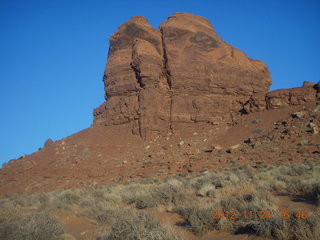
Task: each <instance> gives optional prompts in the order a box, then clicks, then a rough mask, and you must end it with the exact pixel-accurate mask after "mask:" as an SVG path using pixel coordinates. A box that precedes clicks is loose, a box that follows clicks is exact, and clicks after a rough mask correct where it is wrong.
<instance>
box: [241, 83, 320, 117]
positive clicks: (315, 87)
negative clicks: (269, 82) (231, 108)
mask: <svg viewBox="0 0 320 240" xmlns="http://www.w3.org/2000/svg"><path fill="white" fill-rule="evenodd" d="M316 99H320V89H319V83H318V84H314V83H310V82H308V83H307V84H306V83H304V85H303V86H302V87H297V88H288V89H280V90H275V91H272V92H269V93H266V94H254V95H253V96H252V97H251V98H250V99H249V100H248V101H247V102H246V103H245V104H244V108H243V110H242V112H244V113H249V112H259V111H263V110H271V109H277V108H283V107H288V106H296V105H303V104H306V103H307V102H310V101H313V100H316Z"/></svg>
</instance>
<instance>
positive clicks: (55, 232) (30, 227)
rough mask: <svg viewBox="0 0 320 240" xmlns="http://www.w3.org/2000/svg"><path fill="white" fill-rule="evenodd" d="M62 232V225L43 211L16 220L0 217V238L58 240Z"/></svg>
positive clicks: (9, 239)
mask: <svg viewBox="0 0 320 240" xmlns="http://www.w3.org/2000/svg"><path fill="white" fill-rule="evenodd" d="M63 233H64V230H63V227H62V225H61V224H60V223H59V222H57V220H56V219H54V218H53V217H50V216H49V215H48V214H44V213H35V214H31V215H29V216H27V217H26V218H23V219H20V220H16V221H12V220H11V221H10V220H9V219H4V218H2V219H0V238H1V239H3V240H5V239H8V240H21V239H23V240H34V239H37V240H47V239H50V240H51V239H52V240H55V239H57V240H58V239H60V236H61V235H62V234H63Z"/></svg>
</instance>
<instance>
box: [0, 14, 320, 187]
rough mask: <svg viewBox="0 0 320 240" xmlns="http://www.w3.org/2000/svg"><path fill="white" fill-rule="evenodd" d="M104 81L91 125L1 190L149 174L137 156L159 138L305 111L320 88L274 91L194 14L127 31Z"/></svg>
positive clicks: (133, 24)
mask: <svg viewBox="0 0 320 240" xmlns="http://www.w3.org/2000/svg"><path fill="white" fill-rule="evenodd" d="M103 81H104V90H105V99H106V101H105V102H104V103H102V105H100V106H99V107H98V108H96V109H95V110H94V114H93V115H94V122H93V124H92V126H91V127H90V128H88V129H85V130H83V131H81V132H79V133H76V134H74V135H72V136H70V137H67V138H66V139H62V140H60V141H56V142H51V141H50V142H48V144H46V146H45V147H44V148H42V149H40V150H39V151H38V152H36V153H33V154H31V155H28V156H24V157H22V158H21V159H18V160H13V161H11V164H9V165H11V166H6V167H5V168H3V169H1V172H0V176H2V179H4V180H3V181H5V182H7V184H5V186H3V185H4V184H3V185H2V187H1V189H0V190H1V191H2V192H8V191H10V189H9V188H10V187H11V186H13V185H15V186H16V185H17V184H16V183H18V185H19V186H21V187H20V189H19V190H17V191H41V189H43V186H44V185H50V179H56V177H57V176H60V177H62V178H64V179H68V181H69V182H70V185H72V184H75V181H73V180H72V179H74V178H76V179H78V180H79V179H82V180H83V181H87V180H88V178H91V179H94V181H95V182H99V177H101V178H102V176H105V177H106V178H107V179H114V178H116V177H117V176H118V175H119V174H120V173H121V174H122V178H121V179H122V180H127V179H129V178H132V177H134V176H141V174H142V175H143V174H144V173H141V174H140V173H139V171H140V170H141V169H140V170H139V169H138V168H139V158H140V157H141V156H142V155H143V154H145V151H146V149H148V148H149V147H150V141H151V142H152V141H153V140H154V139H157V138H159V137H160V136H165V137H168V136H172V137H173V138H174V137H176V139H178V140H181V137H183V136H185V137H186V136H189V135H190V134H195V133H197V132H201V131H202V130H203V131H204V130H208V129H215V128H214V127H216V126H218V127H219V126H232V125H234V124H236V122H237V121H238V120H237V119H239V118H240V117H241V116H243V115H250V114H254V113H256V112H268V111H272V110H275V109H285V108H288V107H289V108H290V107H294V106H302V105H304V104H307V103H309V102H316V101H318V100H319V97H320V93H319V83H318V84H312V83H308V82H307V83H305V84H304V86H303V87H298V88H292V89H284V90H277V91H273V92H268V89H269V86H270V85H271V79H270V73H269V70H268V68H267V67H266V65H265V64H264V63H263V62H261V61H259V60H255V59H251V58H249V57H247V55H246V54H245V53H244V52H242V51H240V50H238V49H236V48H235V47H232V46H231V45H229V44H227V43H226V42H224V41H223V40H222V39H221V38H220V37H219V36H218V35H217V33H216V32H215V30H214V28H213V27H212V25H211V23H210V22H209V21H208V20H207V19H205V18H203V17H200V16H195V15H192V14H187V13H176V14H174V15H172V16H171V17H169V18H168V19H167V20H166V21H164V22H163V23H162V24H161V25H160V27H159V29H158V30H156V29H155V28H153V27H152V26H151V25H150V24H149V23H148V21H147V19H146V18H144V17H140V16H139V17H133V18H131V19H130V20H129V21H128V22H126V23H124V24H123V25H121V26H120V27H119V28H118V30H117V31H116V32H115V33H114V34H113V35H112V36H111V37H110V48H109V55H108V61H107V65H106V69H105V73H104V77H103ZM226 129H227V128H226ZM211 131H212V130H211ZM189 133H190V134H189ZM188 134H189V135H188ZM244 137H245V136H244ZM178 140H177V141H178ZM169 142H170V141H169ZM235 143H237V142H235ZM173 144H174V143H173ZM158 145H159V144H158ZM171 146H172V145H171ZM174 146H176V144H174ZM163 148H164V149H165V150H166V149H168V147H163ZM149 150H150V151H151V150H152V151H153V153H155V152H161V151H162V150H163V149H162V148H161V149H159V148H158V149H157V148H156V147H154V148H152V146H151V147H150V149H149ZM172 151H175V150H172ZM197 151H198V150H197ZM167 157H168V158H170V157H169V154H168V155H167ZM97 159H98V160H97ZM110 159H122V160H123V159H126V160H125V161H124V162H122V163H121V160H120V164H119V163H114V162H113V163H112V162H110V161H111V160H110ZM130 161H135V162H136V165H132V166H131V167H130V169H131V172H130V171H129V170H128V169H127V168H126V167H125V166H124V164H125V163H127V162H130ZM173 161H174V162H178V159H173ZM168 163H169V164H171V163H172V162H171V163H170V161H168ZM133 166H135V167H133ZM117 167H118V168H117ZM140 167H141V166H140ZM75 169H76V170H75ZM135 169H136V172H132V171H135ZM26 170H28V171H27V172H28V174H29V175H28V174H27V173H26ZM141 171H142V170H141ZM142 172H143V171H142ZM139 174H140V175H139ZM70 175H72V176H70ZM84 175H85V176H86V177H87V178H84V177H83V176H84ZM151 175H152V174H151ZM9 176H10V177H9ZM44 176H47V177H45V180H43V178H44ZM29 177H31V178H33V179H34V180H33V181H31V180H28V179H29ZM35 179H36V180H35ZM32 182H33V183H32ZM34 182H36V183H34ZM62 182H64V183H66V181H64V180H63V181H62ZM9 183H12V184H11V185H10V184H9ZM52 184H53V185H55V186H57V187H58V186H60V185H59V184H58V182H57V181H53V180H52ZM61 184H62V185H61V186H65V185H63V183H61ZM75 185H77V184H75ZM73 186H74V185H73ZM17 189H18V188H17ZM30 189H31V190H30ZM48 189H50V187H49V188H48Z"/></svg>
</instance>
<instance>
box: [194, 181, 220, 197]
mask: <svg viewBox="0 0 320 240" xmlns="http://www.w3.org/2000/svg"><path fill="white" fill-rule="evenodd" d="M215 189H216V187H215V186H214V185H212V184H209V183H206V184H204V185H202V186H201V187H200V189H199V191H198V194H199V195H200V196H208V197H214V196H215Z"/></svg>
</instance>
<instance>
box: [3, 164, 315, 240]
mask: <svg viewBox="0 0 320 240" xmlns="http://www.w3.org/2000/svg"><path fill="white" fill-rule="evenodd" d="M274 191H286V192H288V193H291V194H292V195H301V194H302V195H304V196H305V197H307V199H309V200H311V201H312V202H313V203H314V204H320V163H307V162H306V163H304V164H295V165H281V166H267V167H264V168H260V169H253V168H251V167H250V166H241V167H238V168H235V169H230V170H228V171H224V172H204V173H201V174H198V175H192V176H191V175H189V176H175V177H172V176H171V177H167V178H166V179H164V180H163V181H159V180H157V179H141V180H134V181H131V182H129V183H126V184H118V185H112V186H111V185H105V186H101V187H89V188H84V189H69V190H60V191H55V192H51V193H46V194H25V195H11V196H6V197H2V198H1V199H0V239H13V240H14V239H45V238H47V239H58V238H59V237H60V235H61V234H62V233H63V229H62V226H61V224H59V223H58V222H57V221H56V220H55V218H54V217H53V216H54V215H56V214H58V215H80V216H84V217H87V218H90V219H92V220H93V221H96V222H97V224H99V225H105V226H107V227H108V229H111V228H112V232H111V233H108V234H106V235H104V236H102V237H100V239H114V240H117V239H123V240H125V239H182V238H181V236H179V235H178V234H176V233H175V232H174V231H173V230H172V229H171V230H170V229H168V228H167V227H165V226H163V225H162V224H160V223H158V222H157V221H156V220H155V219H154V218H153V217H152V216H151V215H150V214H149V213H148V212H151V211H149V209H150V208H156V207H158V206H161V205H165V206H166V208H167V209H174V212H176V213H179V214H180V215H181V216H182V218H183V219H184V221H185V226H186V228H187V229H188V230H190V231H192V232H193V233H195V234H197V235H203V234H205V233H207V232H208V231H211V230H213V229H217V230H225V231H231V232H234V233H251V234H256V235H259V236H265V237H273V238H276V239H288V240H290V239H296V240H299V239H300V240H304V239H320V235H319V234H320V230H319V229H320V228H319V224H318V222H320V221H319V220H320V217H319V216H318V215H314V216H311V217H310V218H308V219H302V220H301V219H291V220H285V221H284V220H281V219H279V218H270V219H264V220H261V219H259V218H258V217H257V216H256V215H255V216H254V217H253V218H252V219H247V220H244V219H238V220H230V219H225V218H223V219H215V220H213V219H211V218H212V216H213V214H212V211H213V210H222V211H230V210H235V211H238V212H243V211H253V212H259V211H260V210H263V211H267V210H270V211H271V212H274V211H275V209H276V206H277V201H276V200H275V198H274V197H273V195H272V192H274ZM124 207H126V208H125V209H123V208H124ZM127 207H130V208H127ZM128 216H129V217H128ZM126 217H128V218H127V219H125V218H126ZM48 234H49V235H48ZM121 234H123V235H121ZM28 236H32V237H28ZM118 236H120V237H118ZM68 238H69V239H70V238H71V239H72V236H71V235H68V234H64V237H62V239H68Z"/></svg>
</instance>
